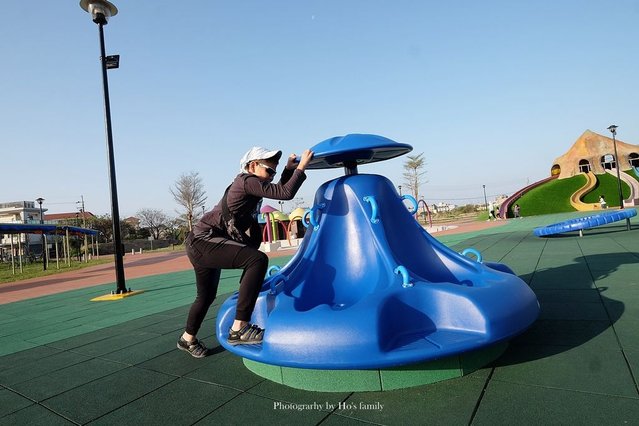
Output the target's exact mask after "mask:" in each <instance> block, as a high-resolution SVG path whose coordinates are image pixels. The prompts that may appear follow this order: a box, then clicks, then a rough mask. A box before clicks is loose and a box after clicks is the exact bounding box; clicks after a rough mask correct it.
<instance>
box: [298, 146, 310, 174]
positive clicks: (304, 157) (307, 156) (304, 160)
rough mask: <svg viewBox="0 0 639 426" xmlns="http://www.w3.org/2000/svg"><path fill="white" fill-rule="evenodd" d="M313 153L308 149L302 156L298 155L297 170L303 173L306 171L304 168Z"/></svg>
mask: <svg viewBox="0 0 639 426" xmlns="http://www.w3.org/2000/svg"><path fill="white" fill-rule="evenodd" d="M313 154H314V152H313V151H311V150H310V149H307V150H305V151H304V152H303V153H302V155H300V162H299V164H298V165H297V169H298V170H301V171H304V170H306V166H307V165H308V163H309V162H310V161H311V160H312V159H313Z"/></svg>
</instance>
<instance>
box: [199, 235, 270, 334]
mask: <svg viewBox="0 0 639 426" xmlns="http://www.w3.org/2000/svg"><path fill="white" fill-rule="evenodd" d="M186 254H187V256H188V257H189V260H190V261H191V264H192V265H193V269H194V270H195V284H196V285H197V296H196V297H195V301H194V302H193V305H191V309H190V311H189V316H188V318H187V321H186V332H187V333H189V334H191V335H194V336H195V335H196V334H197V332H198V331H199V330H200V326H201V325H202V321H204V317H205V316H206V313H207V312H208V310H209V307H210V306H211V304H212V303H213V301H214V300H215V296H216V295H217V287H218V284H219V282H220V273H221V270H222V269H243V270H244V272H243V273H242V277H241V278H240V292H239V296H238V300H237V307H236V310H235V319H237V320H240V321H250V320H251V315H252V314H253V309H254V308H255V302H256V301H257V297H258V296H259V293H260V288H261V287H262V284H263V283H264V275H265V274H266V269H267V268H268V257H267V256H266V255H265V254H264V253H262V252H261V251H259V250H257V249H254V248H252V247H249V246H246V245H244V244H240V243H238V242H235V241H233V240H227V239H225V238H219V237H215V238H209V239H199V238H194V237H193V235H192V234H189V236H188V237H187V238H186Z"/></svg>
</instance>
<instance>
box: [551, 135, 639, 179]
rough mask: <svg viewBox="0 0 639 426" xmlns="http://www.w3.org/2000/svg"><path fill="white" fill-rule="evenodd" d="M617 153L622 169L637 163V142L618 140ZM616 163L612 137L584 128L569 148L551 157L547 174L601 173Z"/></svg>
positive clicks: (638, 146) (613, 167) (638, 151)
mask: <svg viewBox="0 0 639 426" xmlns="http://www.w3.org/2000/svg"><path fill="white" fill-rule="evenodd" d="M617 154H618V155H619V165H620V168H621V170H629V169H632V168H637V167H639V145H632V144H629V143H625V142H621V141H620V140H617ZM616 167H617V159H616V158H615V151H614V145H613V140H612V139H611V138H609V137H606V136H603V135H600V134H597V133H595V132H593V131H590V130H586V131H585V132H584V133H583V134H582V135H581V136H580V137H579V139H577V141H576V142H575V143H574V144H573V145H572V147H570V149H569V150H568V152H566V153H565V154H564V155H562V156H561V157H558V158H557V159H555V161H553V165H552V167H551V170H550V174H551V175H552V176H555V175H559V179H565V178H570V177H573V176H576V175H578V174H579V173H588V172H593V173H595V174H598V175H600V174H604V173H606V170H613V169H615V168H616Z"/></svg>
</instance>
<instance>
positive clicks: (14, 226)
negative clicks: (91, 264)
mask: <svg viewBox="0 0 639 426" xmlns="http://www.w3.org/2000/svg"><path fill="white" fill-rule="evenodd" d="M0 234H8V235H9V236H10V241H11V242H10V255H11V270H12V273H13V274H14V275H15V273H16V262H15V260H16V258H17V259H18V271H19V272H20V273H22V272H23V264H24V260H25V259H24V254H23V247H22V244H21V241H22V238H21V237H20V236H21V235H22V234H37V235H43V236H44V237H45V239H46V236H47V235H50V236H54V240H53V246H54V248H55V260H56V267H57V268H58V269H60V253H59V249H58V248H59V241H58V240H59V239H60V237H61V240H62V248H61V249H62V256H63V260H64V263H66V264H67V265H71V242H70V241H71V240H70V237H72V236H84V235H89V236H91V247H92V250H91V252H92V253H93V252H95V253H96V256H97V257H98V258H99V257H100V245H99V242H98V240H97V239H94V237H95V236H97V234H98V231H96V230H94V229H87V228H80V227H77V226H68V225H44V224H38V225H36V224H21V223H0ZM14 235H18V238H17V241H16V244H14V241H13V236H14ZM93 247H95V251H94V250H93ZM87 251H88V247H85V261H88V255H86V252H87ZM48 252H49V250H48V249H44V250H43V254H42V256H43V259H42V261H43V262H46V263H49V253H48Z"/></svg>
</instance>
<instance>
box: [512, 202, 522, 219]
mask: <svg viewBox="0 0 639 426" xmlns="http://www.w3.org/2000/svg"><path fill="white" fill-rule="evenodd" d="M520 210H521V207H519V204H515V207H513V214H514V215H515V218H518V217H521V216H520V215H519V212H520Z"/></svg>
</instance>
